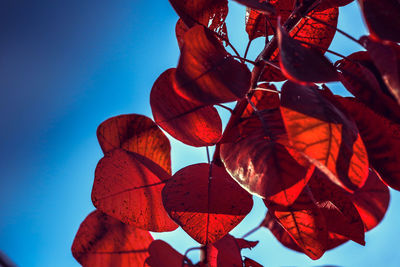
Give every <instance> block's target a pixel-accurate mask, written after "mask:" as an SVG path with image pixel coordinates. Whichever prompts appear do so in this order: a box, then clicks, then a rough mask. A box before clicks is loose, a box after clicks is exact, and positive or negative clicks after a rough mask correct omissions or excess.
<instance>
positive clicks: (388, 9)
mask: <svg viewBox="0 0 400 267" xmlns="http://www.w3.org/2000/svg"><path fill="white" fill-rule="evenodd" d="M358 3H359V4H360V7H361V10H362V13H363V15H364V19H365V22H366V23H367V26H368V29H369V31H370V34H371V37H373V38H374V39H378V40H379V39H381V40H389V41H393V42H397V43H398V42H400V34H399V32H400V16H399V14H400V2H399V1H398V0H358Z"/></svg>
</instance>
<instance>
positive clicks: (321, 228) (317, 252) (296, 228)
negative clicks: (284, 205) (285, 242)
mask: <svg viewBox="0 0 400 267" xmlns="http://www.w3.org/2000/svg"><path fill="white" fill-rule="evenodd" d="M271 215H273V217H275V218H276V219H277V220H278V222H279V223H280V225H281V226H282V227H283V228H284V229H285V230H286V231H287V232H288V233H289V235H290V236H291V237H292V239H293V240H294V241H295V243H296V244H297V245H298V246H299V247H300V248H301V249H302V250H303V252H304V253H305V254H306V255H307V256H309V257H310V258H311V259H313V260H316V259H319V258H320V257H321V256H322V255H323V254H324V252H325V250H326V246H327V243H328V230H327V226H326V222H325V218H324V216H323V215H322V214H321V211H320V210H319V209H318V207H316V206H312V205H309V207H308V208H306V209H299V210H288V211H278V210H275V211H274V210H271Z"/></svg>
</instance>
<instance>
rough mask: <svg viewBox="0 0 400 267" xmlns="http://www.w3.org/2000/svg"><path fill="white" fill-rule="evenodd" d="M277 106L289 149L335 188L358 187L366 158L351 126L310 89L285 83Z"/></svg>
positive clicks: (314, 88)
mask: <svg viewBox="0 0 400 267" xmlns="http://www.w3.org/2000/svg"><path fill="white" fill-rule="evenodd" d="M281 103H282V106H281V113H282V117H283V120H284V123H285V127H286V130H287V133H288V136H289V139H290V140H291V143H292V145H293V147H294V148H295V149H296V150H298V151H299V152H300V153H302V154H303V155H304V156H306V157H307V158H308V159H309V160H310V161H311V162H312V163H314V164H316V166H317V167H318V168H319V169H320V170H321V171H323V172H324V173H325V174H326V175H328V177H329V178H330V179H331V180H332V181H333V182H334V183H336V184H338V185H339V186H341V187H343V188H345V189H346V190H348V191H352V190H354V189H355V188H357V187H362V186H363V184H364V183H365V181H366V179H367V177H368V155H367V152H366V150H365V147H364V144H363V142H362V140H361V138H360V135H359V133H358V130H357V126H356V125H355V123H354V122H353V121H352V120H350V119H349V118H347V117H346V115H345V114H344V113H343V112H341V111H340V110H339V109H337V108H336V107H335V106H334V105H333V104H332V103H330V102H329V101H328V100H327V99H326V98H325V97H323V96H322V95H321V93H320V92H319V91H318V89H317V88H316V87H313V86H302V85H298V84H295V83H292V82H286V83H285V84H284V85H283V86H282V93H281Z"/></svg>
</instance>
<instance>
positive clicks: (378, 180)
mask: <svg viewBox="0 0 400 267" xmlns="http://www.w3.org/2000/svg"><path fill="white" fill-rule="evenodd" d="M237 2H239V3H241V4H243V5H246V6H247V14H246V32H247V33H248V36H249V45H248V47H249V46H250V44H251V42H252V40H254V39H255V38H258V37H262V36H264V37H266V45H265V48H264V49H263V50H262V51H260V54H259V56H258V57H257V58H256V59H255V60H254V61H252V60H248V59H247V58H246V55H247V50H246V53H245V55H244V57H241V56H240V55H239V54H238V53H237V52H236V49H235V48H234V47H233V46H232V45H231V43H230V42H229V39H228V34H227V27H226V24H225V18H226V16H227V14H228V1H227V0H197V1H183V0H170V3H171V5H172V6H173V8H174V9H175V11H176V12H177V14H178V15H179V16H180V19H179V21H178V22H177V26H176V35H177V40H178V44H179V47H180V50H181V55H180V59H179V62H178V65H177V67H176V68H172V69H168V70H166V71H165V72H164V73H162V74H161V75H160V76H159V78H158V79H157V80H156V81H155V83H154V85H153V88H152V90H151V96H150V105H151V108H152V111H153V116H154V120H155V122H153V121H152V120H151V119H150V118H147V117H145V116H142V115H136V114H130V115H121V116H117V117H113V118H110V119H108V120H107V121H105V122H103V123H102V124H101V125H100V126H99V128H98V131H97V136H98V140H99V143H100V146H101V148H102V150H103V152H104V157H103V158H102V159H101V160H100V161H99V163H98V165H97V168H96V172H95V180H94V185H93V190H92V201H93V204H94V206H95V207H96V208H97V210H96V211H94V212H93V213H91V214H90V215H89V216H88V217H87V218H86V219H85V220H84V222H83V223H82V225H81V227H80V229H79V231H78V233H77V235H76V237H75V240H74V243H73V245H72V253H73V255H74V257H75V258H76V259H77V260H78V262H79V263H81V264H82V265H83V266H144V265H146V266H153V267H154V266H172V267H174V266H176V267H178V266H219V267H221V266H261V265H260V264H258V263H256V262H255V261H254V260H252V259H248V258H245V259H243V258H242V256H241V249H244V248H252V247H254V246H256V245H257V242H249V241H246V240H244V239H240V238H235V237H233V236H231V235H230V234H229V232H230V231H231V230H232V229H233V228H234V227H235V226H236V225H237V224H239V223H240V222H241V221H242V220H243V218H245V216H246V215H247V214H248V213H249V212H250V210H251V208H252V206H253V200H252V195H255V196H257V197H260V198H262V199H263V201H264V203H265V205H266V207H267V208H268V213H267V214H266V216H265V218H264V216H262V217H260V221H262V222H261V224H260V226H259V227H266V228H268V229H269V230H271V232H272V233H273V235H274V236H275V237H276V238H277V239H278V240H279V241H280V242H281V243H282V244H283V245H284V246H286V247H288V248H290V249H293V250H296V251H299V252H302V253H304V254H306V255H307V256H308V257H310V258H311V259H318V258H320V257H321V256H322V255H323V254H324V252H325V251H327V250H330V249H332V248H335V247H337V246H339V245H341V244H343V243H345V242H347V241H349V240H352V241H354V242H357V243H359V244H362V245H364V244H365V238H364V235H365V232H367V231H369V230H371V229H372V228H374V227H375V226H376V225H377V224H378V223H379V222H380V221H381V220H382V218H383V217H384V215H385V213H386V210H387V207H388V204H389V197H390V196H389V189H388V187H387V186H390V187H392V188H394V189H396V190H400V154H399V153H400V142H399V140H400V138H399V137H400V106H399V104H400V46H399V45H398V44H397V42H399V41H400V16H398V14H400V2H399V1H398V0H359V5H360V8H361V9H362V12H363V15H364V19H365V21H366V24H367V26H368V29H369V31H370V35H369V36H364V37H362V38H361V39H360V40H356V39H354V38H352V37H351V36H348V35H347V34H346V33H344V32H342V31H340V30H338V29H336V25H337V21H338V7H339V6H343V5H347V4H349V3H350V2H352V0H297V1H296V0H269V1H268V0H265V1H259V0H240V1H239V0H237ZM336 32H340V33H342V34H345V35H346V36H348V37H349V38H350V39H352V40H353V41H355V42H357V43H358V44H360V46H362V47H364V48H365V49H366V51H362V52H355V53H353V54H351V55H349V56H347V57H345V56H342V58H343V59H341V60H339V61H337V62H336V63H334V64H332V63H331V62H330V61H329V60H328V59H327V58H326V57H325V56H324V53H326V52H332V51H328V47H329V45H330V43H331V41H332V39H333V36H334V35H335V33H336ZM228 46H229V47H230V49H231V50H232V53H233V54H231V53H229V52H228V51H227V48H226V47H228ZM333 53H335V52H333ZM335 54H336V55H340V54H338V53H335ZM246 64H247V65H246ZM250 65H252V70H251V71H250V70H249V68H248V66H250ZM284 80H288V81H286V82H285V83H284V84H283V86H282V87H281V88H280V90H277V88H276V87H275V85H274V84H272V82H274V81H284ZM331 81H340V82H341V83H342V84H343V85H344V86H345V88H347V89H348V91H349V92H350V93H352V94H353V95H354V97H341V96H337V95H333V94H332V93H331V91H330V90H329V88H328V87H327V86H326V84H325V83H327V82H331ZM231 101H237V103H236V106H235V108H234V109H233V110H231V113H232V115H231V117H230V120H229V122H228V124H227V126H226V127H225V129H222V128H223V127H222V123H221V119H220V117H219V115H218V112H217V110H216V109H215V107H214V106H215V105H221V104H222V103H225V102H231ZM159 127H161V128H162V129H163V130H165V131H166V132H168V133H169V134H170V135H171V136H173V137H174V138H176V139H178V140H179V141H181V142H183V143H185V144H187V145H190V146H194V147H204V146H206V147H208V146H214V145H215V153H214V155H213V157H212V158H210V157H209V162H208V163H201V164H195V165H190V166H187V167H185V168H183V169H181V170H179V171H178V172H176V173H175V174H173V175H172V173H171V159H170V143H169V140H168V139H167V137H166V136H165V135H164V133H163V132H162V131H161V130H160V128H159ZM207 152H208V148H207ZM208 156H209V155H208ZM262 218H264V219H263V220H262ZM178 226H179V227H182V229H183V230H184V231H185V232H186V233H187V234H188V235H190V236H191V237H192V238H193V239H194V240H196V241H197V242H199V243H200V244H202V246H201V247H200V248H199V249H200V251H201V253H202V257H201V261H200V262H199V263H196V264H194V263H192V262H191V261H190V260H189V259H188V258H187V257H186V255H181V254H180V253H178V252H177V251H176V250H174V249H173V248H172V247H171V246H170V245H169V244H167V243H166V242H164V241H161V240H153V238H152V237H151V235H150V233H149V231H153V232H165V231H172V230H175V229H176V228H177V227H178Z"/></svg>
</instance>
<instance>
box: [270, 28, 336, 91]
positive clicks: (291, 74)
mask: <svg viewBox="0 0 400 267" xmlns="http://www.w3.org/2000/svg"><path fill="white" fill-rule="evenodd" d="M277 33H278V46H279V50H280V60H279V63H280V66H281V71H282V73H283V74H284V75H285V76H286V77H287V78H288V79H290V80H293V81H295V82H297V83H301V84H310V83H314V82H316V83H321V82H332V81H337V80H338V76H337V72H336V69H335V68H334V67H333V65H332V64H331V62H330V61H329V60H328V59H327V58H326V57H324V56H323V54H322V53H321V52H320V51H319V50H317V49H315V48H313V47H310V48H307V47H305V46H303V45H302V44H301V43H300V42H298V41H297V40H295V39H293V38H291V37H290V36H289V34H288V33H287V32H286V31H285V30H284V29H283V28H282V27H280V26H278V27H277Z"/></svg>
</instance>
